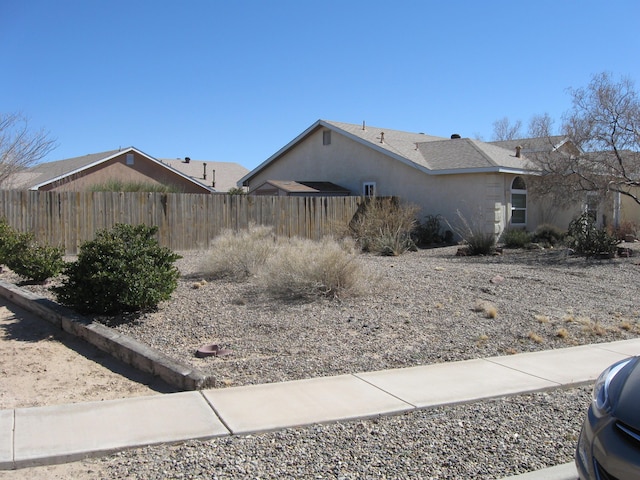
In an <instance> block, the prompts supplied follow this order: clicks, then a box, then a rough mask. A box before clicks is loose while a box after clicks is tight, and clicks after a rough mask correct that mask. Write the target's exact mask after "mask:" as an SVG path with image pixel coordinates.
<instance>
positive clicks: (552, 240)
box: [531, 224, 566, 247]
mask: <svg viewBox="0 0 640 480" xmlns="http://www.w3.org/2000/svg"><path fill="white" fill-rule="evenodd" d="M565 236H566V232H563V231H562V230H561V229H559V228H558V227H556V226H555V225H550V224H542V225H539V226H538V228H536V231H535V232H533V236H532V237H531V241H532V242H534V243H539V244H542V245H543V246H547V247H554V246H556V245H559V244H561V243H562V242H563V240H564V238H565Z"/></svg>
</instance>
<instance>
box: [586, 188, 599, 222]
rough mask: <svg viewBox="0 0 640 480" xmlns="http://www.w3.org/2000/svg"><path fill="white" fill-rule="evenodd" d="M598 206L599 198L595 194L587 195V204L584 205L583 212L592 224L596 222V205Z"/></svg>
mask: <svg viewBox="0 0 640 480" xmlns="http://www.w3.org/2000/svg"><path fill="white" fill-rule="evenodd" d="M599 204H600V197H599V196H598V194H597V193H595V192H589V193H587V202H586V205H585V212H587V213H588V214H589V216H590V217H591V218H593V221H594V222H597V221H598V205H599Z"/></svg>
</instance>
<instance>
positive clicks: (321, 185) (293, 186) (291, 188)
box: [265, 180, 350, 194]
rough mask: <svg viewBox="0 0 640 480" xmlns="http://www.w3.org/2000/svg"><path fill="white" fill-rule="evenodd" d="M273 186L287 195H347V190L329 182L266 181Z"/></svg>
mask: <svg viewBox="0 0 640 480" xmlns="http://www.w3.org/2000/svg"><path fill="white" fill-rule="evenodd" d="M265 183H268V184H271V185H273V186H274V187H277V188H279V189H281V190H283V191H285V192H289V193H343V194H349V193H350V190H349V189H348V188H344V187H341V186H340V185H336V184H335V183H331V182H302V181H293V180H268V181H267V182H265Z"/></svg>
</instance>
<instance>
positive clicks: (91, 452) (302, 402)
mask: <svg viewBox="0 0 640 480" xmlns="http://www.w3.org/2000/svg"><path fill="white" fill-rule="evenodd" d="M639 353H640V339H634V340H627V341H620V342H613V343H605V344H596V345H588V346H580V347H573V348H566V349H561V350H551V351H545V352H535V353H524V354H518V355H511V356H503V357H492V358H486V359H478V360H469V361H463V362H452V363H442V364H434V365H426V366H419V367H412V368H405V369H397V370H385V371H379V372H368V373H360V374H353V375H339V376H335V377H322V378H314V379H308V380H299V381H291V382H283V383H274V384H264V385H252V386H245V387H237V388H226V389H219V390H202V391H192V392H182V393H174V394H166V395H154V396H150V397H137V398H131V399H123V400H112V401H103V402H88V403H80V404H70V405H59V406H51V407H38V408H18V409H14V410H1V411H0V469H13V468H23V467H27V466H33V465H42V464H53V463H64V462H69V461H74V460H78V459H81V458H86V457H90V456H96V455H100V454H104V453H108V452H114V451H118V450H123V449H127V448H133V447H139V446H144V445H151V444H156V443H166V442H179V441H184V440H189V439H206V438H213V437H220V436H226V435H234V434H247V433H256V432H264V431H269V430H277V429H282V428H287V427H294V426H301V425H309V424H314V423H324V422H334V421H339V420H350V419H357V418H365V417H374V416H379V415H386V414H396V413H401V412H405V411H410V410H415V409H421V408H429V407H434V406H439V405H446V404H455V403H463V402H472V401H476V400H483V399H487V398H492V397H501V396H505V395H514V394H518V393H525V392H532V391H538V390H544V389H550V388H558V387H567V386H573V385H580V384H585V383H589V382H593V381H594V380H595V378H596V377H597V376H598V375H599V373H600V372H601V371H602V370H604V368H606V367H607V366H608V365H610V364H612V363H614V362H616V361H617V360H620V359H622V358H625V357H628V356H631V355H637V354H639ZM560 467H564V470H563V469H562V468H560ZM560 467H556V468H555V469H554V470H552V471H549V472H547V476H540V477H533V476H528V477H520V478H557V479H563V478H567V479H569V478H575V477H576V476H575V469H574V470H573V471H571V466H570V465H566V466H560ZM543 472H546V471H543ZM553 472H555V473H554V474H558V475H564V476H551V474H552V473H553ZM558 472H560V473H558ZM534 473H536V472H534ZM527 475H532V474H527ZM566 475H569V476H566ZM571 475H573V476H571Z"/></svg>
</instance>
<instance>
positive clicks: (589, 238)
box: [567, 213, 620, 258]
mask: <svg viewBox="0 0 640 480" xmlns="http://www.w3.org/2000/svg"><path fill="white" fill-rule="evenodd" d="M567 234H568V236H567V244H568V246H569V247H571V248H573V249H574V250H575V251H576V253H579V254H581V255H586V256H587V258H588V257H592V256H597V255H604V256H608V255H613V254H614V253H615V251H616V246H617V245H618V243H620V240H618V239H617V238H615V237H613V236H611V235H609V233H608V232H607V230H606V229H604V228H598V227H597V226H596V223H595V220H594V219H593V217H592V216H591V215H590V214H588V213H583V214H582V215H580V216H579V217H577V218H575V219H574V220H572V221H571V223H570V224H569V230H568V232H567Z"/></svg>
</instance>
